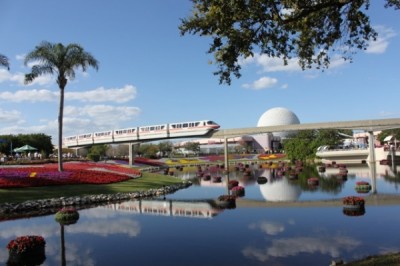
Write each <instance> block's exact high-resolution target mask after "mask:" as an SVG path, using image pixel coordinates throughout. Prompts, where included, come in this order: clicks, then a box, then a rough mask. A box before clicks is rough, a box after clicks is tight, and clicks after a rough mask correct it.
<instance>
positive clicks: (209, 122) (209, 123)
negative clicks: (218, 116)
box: [207, 121, 215, 125]
mask: <svg viewBox="0 0 400 266" xmlns="http://www.w3.org/2000/svg"><path fill="white" fill-rule="evenodd" d="M207 125H215V123H214V122H213V121H207Z"/></svg>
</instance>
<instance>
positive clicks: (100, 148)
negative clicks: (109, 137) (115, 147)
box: [88, 144, 109, 161]
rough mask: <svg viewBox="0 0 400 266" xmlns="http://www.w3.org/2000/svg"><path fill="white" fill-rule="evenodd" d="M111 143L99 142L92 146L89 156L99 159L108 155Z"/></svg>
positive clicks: (92, 158)
mask: <svg viewBox="0 0 400 266" xmlns="http://www.w3.org/2000/svg"><path fill="white" fill-rule="evenodd" d="M108 149H109V145H107V144H97V145H93V146H92V147H90V149H89V152H88V157H89V159H91V160H94V161H98V160H99V159H100V158H101V157H104V156H106V155H107V151H108Z"/></svg>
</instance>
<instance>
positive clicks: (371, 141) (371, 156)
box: [368, 131, 376, 164]
mask: <svg viewBox="0 0 400 266" xmlns="http://www.w3.org/2000/svg"><path fill="white" fill-rule="evenodd" d="M368 143H369V156H368V161H369V162H370V164H375V162H376V159H375V137H374V132H373V131H368Z"/></svg>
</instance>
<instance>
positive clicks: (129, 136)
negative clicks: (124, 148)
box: [113, 127, 139, 142]
mask: <svg viewBox="0 0 400 266" xmlns="http://www.w3.org/2000/svg"><path fill="white" fill-rule="evenodd" d="M138 132H139V130H138V127H132V128H124V129H117V130H114V132H113V133H114V141H115V142H122V141H134V140H138V139H139V136H138Z"/></svg>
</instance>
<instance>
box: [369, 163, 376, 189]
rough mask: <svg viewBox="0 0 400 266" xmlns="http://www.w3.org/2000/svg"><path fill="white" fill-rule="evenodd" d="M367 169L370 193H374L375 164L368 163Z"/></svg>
mask: <svg viewBox="0 0 400 266" xmlns="http://www.w3.org/2000/svg"><path fill="white" fill-rule="evenodd" d="M369 169H370V173H369V175H370V176H371V193H372V194H376V193H377V189H376V164H375V163H372V164H369Z"/></svg>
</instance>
